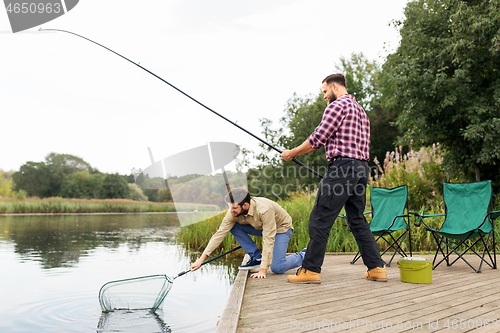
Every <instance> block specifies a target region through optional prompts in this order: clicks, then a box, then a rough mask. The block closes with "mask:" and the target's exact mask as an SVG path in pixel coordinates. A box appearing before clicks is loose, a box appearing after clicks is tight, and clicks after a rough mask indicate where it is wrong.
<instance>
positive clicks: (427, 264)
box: [397, 261, 431, 271]
mask: <svg viewBox="0 0 500 333" xmlns="http://www.w3.org/2000/svg"><path fill="white" fill-rule="evenodd" d="M397 264H398V267H399V268H402V269H404V270H405V271H421V270H422V269H425V268H427V266H429V265H430V264H431V262H430V261H428V262H427V263H426V265H424V266H423V267H418V268H416V267H401V265H400V264H399V262H398V263H397Z"/></svg>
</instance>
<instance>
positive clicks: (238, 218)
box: [189, 188, 305, 279]
mask: <svg viewBox="0 0 500 333" xmlns="http://www.w3.org/2000/svg"><path fill="white" fill-rule="evenodd" d="M224 201H226V202H227V203H228V205H229V210H228V212H227V214H226V216H225V217H224V219H223V220H222V223H221V225H220V227H219V229H218V230H217V232H216V233H215V234H214V235H213V236H212V238H210V242H208V245H207V247H206V248H205V251H203V254H202V255H201V256H200V258H198V260H196V261H195V262H194V263H193V264H192V265H191V266H190V267H189V268H190V269H191V271H195V270H197V269H198V268H200V266H201V264H202V263H203V261H205V259H206V258H207V257H208V256H209V255H210V253H212V251H213V250H215V248H217V246H219V244H220V243H221V242H222V240H223V239H224V237H226V235H227V234H228V233H229V232H231V234H232V235H233V236H234V238H235V239H236V241H237V242H238V243H239V244H240V245H241V247H242V248H243V250H245V251H246V253H248V255H249V256H250V260H249V261H248V262H247V263H246V264H245V265H242V266H240V267H239V269H252V268H260V269H259V271H258V272H257V273H254V274H252V275H250V277H252V278H259V279H261V278H264V279H265V278H266V272H267V269H268V268H271V271H272V272H273V273H274V274H283V273H285V272H286V271H287V270H289V269H291V268H296V267H299V266H300V265H301V264H302V260H303V259H304V254H305V249H304V250H302V251H301V252H298V253H295V254H292V255H290V256H286V250H287V248H288V242H289V241H290V238H291V237H292V232H293V227H292V218H291V217H290V215H289V214H288V213H287V212H286V210H284V209H283V208H282V207H281V206H280V205H278V204H277V203H276V202H274V201H272V200H269V199H267V198H259V197H251V196H250V193H248V190H246V189H244V188H234V189H232V190H231V191H230V192H229V193H228V194H227V195H226V197H225V198H224ZM249 235H253V236H259V237H262V240H263V242H262V243H263V248H262V252H261V251H260V250H259V248H258V247H257V245H256V244H255V242H254V241H253V240H252V239H251V238H250V236H249Z"/></svg>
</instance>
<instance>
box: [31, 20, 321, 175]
mask: <svg viewBox="0 0 500 333" xmlns="http://www.w3.org/2000/svg"><path fill="white" fill-rule="evenodd" d="M38 31H59V32H65V33H68V34H71V35H75V36H78V37H80V38H83V39H86V40H88V41H89V42H92V43H94V44H96V45H99V46H100V47H102V48H105V49H106V50H108V51H110V52H113V53H114V54H116V55H117V56H119V57H121V58H123V59H125V60H127V61H128V62H130V63H132V64H134V65H136V66H137V67H139V68H141V69H143V70H145V71H146V72H148V73H149V74H151V75H153V76H154V77H156V78H157V79H159V80H161V81H163V82H164V83H166V84H168V85H169V86H170V87H172V88H174V89H175V90H177V91H178V92H180V93H181V94H183V95H184V96H186V97H187V98H189V99H191V100H192V101H193V102H196V103H197V104H199V105H201V106H202V107H204V108H205V109H207V110H208V111H211V112H212V113H214V114H216V115H217V116H219V117H220V118H222V119H224V120H225V121H227V122H229V123H230V124H232V125H234V126H236V127H237V128H239V129H240V130H242V131H244V132H245V133H247V134H249V135H251V136H252V137H254V138H255V139H257V140H259V141H260V142H262V143H263V144H265V145H267V146H268V147H269V148H271V149H274V150H275V151H277V152H278V153H280V154H281V153H282V151H281V150H280V149H278V148H276V147H275V146H273V145H271V144H270V143H268V142H266V141H264V140H263V139H261V138H259V137H258V136H256V135H255V134H253V133H251V132H249V131H247V130H246V129H244V128H243V127H241V126H240V125H238V124H236V123H235V122H232V121H231V120H229V119H227V118H226V117H224V116H223V115H221V114H219V113H217V112H215V111H214V110H213V109H211V108H209V107H208V106H206V105H205V104H203V103H201V102H200V101H198V100H197V99H195V98H193V97H191V96H190V95H188V94H186V93H185V92H184V91H182V90H180V89H179V88H177V87H176V86H174V85H173V84H171V83H169V82H168V81H166V80H164V79H163V78H161V77H160V76H158V75H156V74H155V73H153V72H151V71H150V70H148V69H147V68H144V67H143V66H141V65H140V64H138V63H135V62H133V61H132V60H130V59H128V58H127V57H125V56H123V55H121V54H120V53H118V52H115V51H113V50H112V49H110V48H109V47H106V46H104V45H102V44H99V43H97V42H95V41H93V40H91V39H89V38H87V37H84V36H81V35H79V34H76V33H74V32H71V31H66V30H60V29H42V28H40V29H39V30H38ZM292 161H293V162H295V163H296V164H298V165H300V166H301V167H303V168H305V169H306V170H308V171H309V172H311V173H313V174H315V175H316V176H318V177H320V178H323V175H321V174H319V173H318V172H316V171H314V170H313V169H311V168H309V167H308V166H307V165H305V164H304V163H302V162H300V161H299V160H297V159H296V158H295V157H294V158H293V159H292Z"/></svg>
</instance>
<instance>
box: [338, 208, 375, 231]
mask: <svg viewBox="0 0 500 333" xmlns="http://www.w3.org/2000/svg"><path fill="white" fill-rule="evenodd" d="M371 212H372V211H371V210H369V211H366V212H364V213H363V215H366V214H370V213H371ZM337 217H340V218H341V219H344V224H343V225H345V226H346V227H348V225H347V216H346V214H339V215H338V216H337Z"/></svg>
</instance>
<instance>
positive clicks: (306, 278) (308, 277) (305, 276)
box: [288, 267, 321, 283]
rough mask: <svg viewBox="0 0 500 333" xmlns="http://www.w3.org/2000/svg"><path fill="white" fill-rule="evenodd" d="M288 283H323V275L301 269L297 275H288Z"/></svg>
mask: <svg viewBox="0 0 500 333" xmlns="http://www.w3.org/2000/svg"><path fill="white" fill-rule="evenodd" d="M288 282H292V283H321V274H319V273H314V272H311V271H310V270H307V269H305V268H303V267H299V269H298V270H297V273H296V274H295V275H288Z"/></svg>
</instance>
